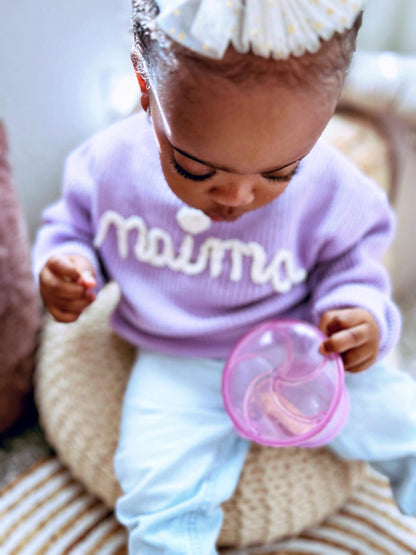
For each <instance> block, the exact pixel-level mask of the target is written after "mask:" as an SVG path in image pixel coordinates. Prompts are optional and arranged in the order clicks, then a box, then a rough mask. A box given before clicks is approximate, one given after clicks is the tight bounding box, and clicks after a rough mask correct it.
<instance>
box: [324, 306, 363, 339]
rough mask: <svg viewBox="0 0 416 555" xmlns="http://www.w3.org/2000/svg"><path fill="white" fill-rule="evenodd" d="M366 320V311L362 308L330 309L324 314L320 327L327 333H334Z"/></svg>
mask: <svg viewBox="0 0 416 555" xmlns="http://www.w3.org/2000/svg"><path fill="white" fill-rule="evenodd" d="M364 322H366V311H364V310H363V309H361V308H356V307H354V308H337V309H334V310H328V311H327V312H325V313H324V314H323V316H322V319H321V322H320V324H319V328H320V329H321V330H322V331H323V332H324V333H325V334H326V335H332V334H334V333H336V332H338V331H341V330H345V329H349V328H352V327H354V326H357V325H359V324H362V323H364Z"/></svg>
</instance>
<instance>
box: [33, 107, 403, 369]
mask: <svg viewBox="0 0 416 555" xmlns="http://www.w3.org/2000/svg"><path fill="white" fill-rule="evenodd" d="M190 186H192V183H190ZM43 218H44V225H43V226H42V228H41V229H40V231H39V233H38V237H37V241H36V244H35V247H34V271H35V275H38V274H39V272H40V270H41V268H42V267H43V265H44V264H45V263H46V261H47V260H48V258H49V257H50V256H51V255H52V254H54V253H56V252H57V251H59V252H65V253H68V254H69V253H71V254H81V255H84V256H86V257H88V258H89V259H90V260H91V262H92V264H93V266H94V268H95V272H96V277H97V280H98V289H99V288H100V287H101V286H102V285H103V283H105V282H106V281H109V280H111V281H113V280H114V281H116V282H118V284H119V286H120V289H121V300H120V302H119V304H118V305H117V307H116V309H115V311H114V312H113V316H112V325H113V328H114V330H115V332H116V333H117V334H119V335H120V336H121V337H123V338H124V339H126V340H128V341H129V342H131V343H133V344H134V345H137V346H141V347H144V348H148V349H152V350H156V351H159V352H162V353H170V354H178V355H185V356H207V357H214V358H224V357H226V356H227V355H228V354H229V351H230V349H231V348H232V346H233V345H234V344H235V343H236V342H237V340H238V339H240V338H241V336H242V335H243V334H244V333H246V332H248V331H249V330H251V329H252V328H253V327H254V326H255V325H256V324H259V323H260V322H264V321H265V320H270V319H279V318H292V319H293V318H295V319H301V320H306V321H309V322H312V323H315V324H318V323H319V320H320V318H321V316H322V314H323V313H324V312H325V311H327V310H329V309H333V308H337V307H338V308H339V307H349V306H358V307H363V308H365V309H367V310H368V311H369V312H370V313H371V314H372V315H373V317H374V318H375V320H376V322H377V324H378V326H379V329H380V353H379V357H381V356H383V355H384V354H386V353H387V352H388V351H389V350H390V349H391V348H393V347H394V345H395V343H396V342H397V339H398V335H399V328H400V317H399V313H398V311H397V308H396V307H395V305H394V304H393V302H392V301H391V299H390V284H389V279H388V275H387V273H386V270H385V269H384V267H383V265H382V263H381V257H382V255H383V253H384V251H385V250H386V248H387V246H388V245H389V243H390V241H391V238H392V234H393V228H394V218H393V214H392V211H391V209H390V208H389V205H388V201H387V199H386V196H385V194H384V193H383V192H382V191H381V190H380V188H379V187H378V186H377V185H376V184H375V183H373V182H372V181H371V180H369V179H368V178H367V177H365V176H364V175H363V174H362V173H361V172H360V171H359V170H358V169H357V168H356V167H355V166H353V165H352V164H351V163H350V162H349V161H347V160H346V159H345V158H344V157H343V156H342V155H341V154H340V153H339V152H337V151H336V150H335V149H333V148H332V147H330V146H328V145H327V144H325V143H324V142H323V141H318V143H317V144H316V145H315V146H314V148H313V149H312V151H311V152H310V153H309V154H308V155H307V156H306V157H305V158H304V159H303V160H302V161H301V162H300V166H299V169H298V171H297V172H296V174H295V176H294V177H293V178H292V180H291V182H290V183H289V185H288V187H287V189H286V190H285V191H284V193H283V194H282V195H280V196H279V197H278V198H277V199H275V200H274V201H273V202H271V203H270V204H268V205H266V206H264V207H262V208H259V209H257V210H254V211H252V212H248V213H246V214H245V215H243V216H242V217H241V218H239V219H238V220H236V221H235V222H232V223H231V222H215V221H212V220H211V219H209V218H208V217H207V216H205V214H203V213H202V212H200V211H199V210H195V209H192V208H190V207H187V206H185V205H184V203H183V202H182V201H181V200H180V199H178V198H177V197H176V196H175V195H174V194H173V192H172V191H171V190H170V188H169V187H168V185H167V183H166V181H165V178H164V176H163V173H162V170H161V165H160V160H159V154H158V147H157V143H156V139H155V136H154V132H153V128H152V125H151V122H150V121H149V120H148V118H147V117H146V115H145V114H144V113H143V114H138V115H134V116H132V117H130V118H127V119H125V120H122V121H121V122H118V123H116V124H115V125H113V126H111V127H110V128H108V129H107V130H105V131H103V132H101V133H99V134H98V135H96V136H94V137H93V138H91V139H90V140H88V141H87V142H85V143H84V144H83V145H81V146H80V147H79V148H77V149H76V150H75V151H74V152H72V153H71V154H70V155H69V157H68V159H67V161H66V165H65V172H64V181H63V194H62V198H61V200H60V201H58V202H57V203H55V204H54V205H53V206H51V207H49V208H47V209H46V210H45V211H44V214H43Z"/></svg>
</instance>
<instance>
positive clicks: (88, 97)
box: [0, 0, 134, 236]
mask: <svg viewBox="0 0 416 555" xmlns="http://www.w3.org/2000/svg"><path fill="white" fill-rule="evenodd" d="M0 4H1V6H0V119H2V120H3V122H4V123H5V125H6V128H7V131H8V136H9V143H10V145H9V146H10V161H11V164H12V167H13V173H14V180H15V183H16V186H17V189H18V191H19V194H20V198H21V201H22V205H23V208H24V211H25V214H26V216H27V220H28V224H29V229H30V233H31V235H32V236H33V234H34V232H35V229H36V227H37V226H38V224H39V221H40V211H41V209H42V208H43V207H44V206H45V205H46V204H48V203H50V202H51V201H53V200H55V198H56V197H57V196H58V194H59V187H60V182H61V171H62V164H63V161H64V158H65V156H66V154H67V152H68V151H69V150H70V149H72V148H73V147H74V146H76V145H77V144H78V143H79V142H80V141H82V140H84V139H85V138H87V137H88V136H90V135H91V134H92V133H94V132H96V131H97V130H99V129H101V128H102V127H104V126H105V125H107V124H108V123H109V122H110V120H111V117H110V116H111V115H110V114H109V113H108V110H107V107H106V104H105V94H106V92H107V88H106V87H107V86H108V79H107V78H108V75H109V73H114V72H117V71H123V72H128V71H130V69H131V63H130V36H129V29H130V2H129V0H71V1H70V2H59V1H58V2H57V1H56V0H36V1H33V0H0ZM131 73H132V78H133V79H134V74H133V72H131ZM0 202H1V200H0Z"/></svg>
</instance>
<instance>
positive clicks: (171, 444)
mask: <svg viewBox="0 0 416 555" xmlns="http://www.w3.org/2000/svg"><path fill="white" fill-rule="evenodd" d="M223 367H224V361H221V360H213V359H197V358H182V357H173V356H165V355H160V354H156V353H152V352H148V351H145V350H141V351H140V353H139V355H138V357H137V359H136V362H135V365H134V367H133V370H132V373H131V377H130V380H129V383H128V386H127V390H126V394H125V399H124V404H123V413H122V421H121V434H120V441H119V446H118V449H117V452H116V455H115V461H114V465H115V472H116V475H117V478H118V480H119V482H120V485H121V487H122V490H123V492H124V494H123V495H122V496H121V497H120V499H119V500H118V502H117V505H116V515H117V518H118V520H119V521H120V522H121V523H122V524H123V525H124V526H126V527H127V529H128V531H129V553H130V554H132V555H137V554H140V555H156V554H158V555H160V554H165V555H215V554H216V553H217V551H216V548H215V544H216V540H217V537H218V534H219V531H220V528H221V524H222V512H221V509H220V504H221V503H222V502H223V501H225V500H227V499H229V498H230V497H231V495H232V494H233V491H234V489H235V487H236V485H237V482H238V479H239V475H240V471H241V469H242V466H243V464H244V460H245V456H246V454H247V450H248V448H249V442H248V441H246V440H244V439H242V438H240V437H239V436H237V434H236V433H235V432H234V429H233V426H232V423H231V421H230V419H229V417H228V415H227V413H226V412H225V409H224V406H223V401H222V395H221V378H222V371H223ZM346 383H347V387H348V389H349V392H350V399H351V413H350V417H349V420H348V422H347V424H346V425H345V428H344V429H343V431H342V432H341V434H340V435H339V436H338V437H337V438H336V439H335V441H333V442H332V444H331V445H330V446H329V447H330V448H332V449H333V450H334V451H335V452H336V453H337V454H338V455H340V456H341V457H343V458H349V459H353V458H354V459H357V458H358V459H363V460H367V461H371V463H372V464H374V466H375V467H376V468H377V470H379V471H381V472H383V473H384V474H386V475H387V476H388V477H389V478H390V480H391V483H392V486H393V490H394V495H395V498H396V501H397V503H398V504H399V506H400V508H401V509H402V510H403V511H404V512H406V513H407V514H416V381H413V380H412V379H411V378H410V377H409V376H408V375H407V374H405V373H403V372H399V371H397V370H392V369H390V368H388V367H386V366H383V365H381V364H379V365H376V366H374V367H372V368H370V369H369V370H366V371H365V372H362V373H360V374H347V375H346Z"/></svg>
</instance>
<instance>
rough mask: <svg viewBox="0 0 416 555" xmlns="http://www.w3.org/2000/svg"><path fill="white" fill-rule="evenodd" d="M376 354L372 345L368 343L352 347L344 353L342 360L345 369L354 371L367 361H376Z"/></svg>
mask: <svg viewBox="0 0 416 555" xmlns="http://www.w3.org/2000/svg"><path fill="white" fill-rule="evenodd" d="M375 359H376V354H375V353H374V351H373V349H371V346H370V345H368V343H367V344H365V345H363V346H361V347H358V349H351V351H347V352H346V353H343V354H342V362H343V363H344V368H345V370H348V371H349V372H351V371H353V369H354V368H356V367H359V366H361V365H362V364H364V363H366V362H367V361H368V362H369V365H370V363H372V362H375Z"/></svg>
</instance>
